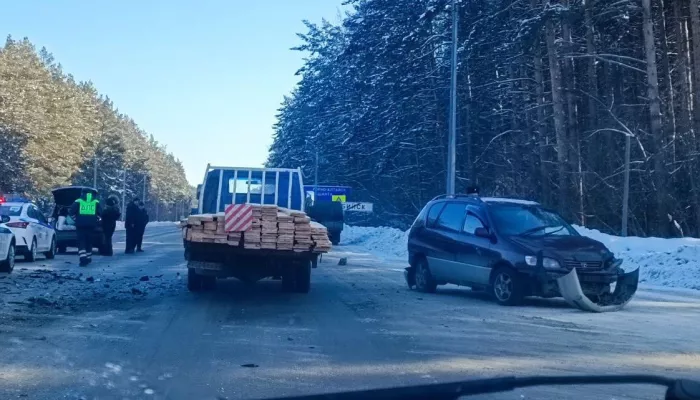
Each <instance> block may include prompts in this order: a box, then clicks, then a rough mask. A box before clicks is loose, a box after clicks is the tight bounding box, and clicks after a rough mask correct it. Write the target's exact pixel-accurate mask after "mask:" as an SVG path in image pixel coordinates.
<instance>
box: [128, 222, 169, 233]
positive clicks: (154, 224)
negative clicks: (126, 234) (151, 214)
mask: <svg viewBox="0 0 700 400" xmlns="http://www.w3.org/2000/svg"><path fill="white" fill-rule="evenodd" d="M171 225H175V222H173V221H153V222H149V223H148V226H150V227H154V226H171ZM116 230H117V231H123V230H124V221H117V229H116Z"/></svg>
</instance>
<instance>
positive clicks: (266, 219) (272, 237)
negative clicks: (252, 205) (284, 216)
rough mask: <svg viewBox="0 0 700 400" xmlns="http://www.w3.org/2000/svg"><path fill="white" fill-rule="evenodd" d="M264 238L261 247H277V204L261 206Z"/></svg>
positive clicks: (269, 248) (270, 248) (271, 248)
mask: <svg viewBox="0 0 700 400" xmlns="http://www.w3.org/2000/svg"><path fill="white" fill-rule="evenodd" d="M260 214H261V224H262V238H261V240H260V242H261V244H260V248H261V249H267V250H275V249H276V248H277V206H274V205H264V206H260Z"/></svg>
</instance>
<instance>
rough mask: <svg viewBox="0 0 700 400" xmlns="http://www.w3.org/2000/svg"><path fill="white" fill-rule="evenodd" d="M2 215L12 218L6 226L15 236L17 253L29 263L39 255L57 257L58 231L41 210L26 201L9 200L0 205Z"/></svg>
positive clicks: (50, 257) (49, 257)
mask: <svg viewBox="0 0 700 400" xmlns="http://www.w3.org/2000/svg"><path fill="white" fill-rule="evenodd" d="M0 215H6V216H8V217H10V220H9V221H8V222H6V223H5V224H4V226H5V227H6V228H8V229H9V230H10V231H12V233H13V234H14V236H15V242H16V245H15V251H16V254H18V255H23V256H24V259H25V260H27V261H34V260H36V259H37V257H38V255H39V254H42V253H43V254H44V255H45V256H46V258H48V259H52V258H54V257H55V256H56V231H55V230H54V228H53V227H51V225H49V222H48V220H47V219H46V217H45V216H44V214H43V213H42V212H41V211H39V208H38V207H37V206H36V205H34V204H32V203H30V202H28V201H26V200H24V199H12V198H8V199H7V202H5V203H2V204H0Z"/></svg>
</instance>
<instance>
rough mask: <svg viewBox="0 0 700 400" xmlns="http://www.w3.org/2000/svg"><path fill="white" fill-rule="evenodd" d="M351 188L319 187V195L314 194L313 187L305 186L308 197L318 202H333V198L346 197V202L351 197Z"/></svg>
mask: <svg viewBox="0 0 700 400" xmlns="http://www.w3.org/2000/svg"><path fill="white" fill-rule="evenodd" d="M351 191H352V190H351V188H350V187H348V186H319V187H318V193H314V186H313V185H305V186H304V192H305V193H306V197H311V198H313V199H314V200H317V201H333V196H345V200H347V198H348V197H350V192H351Z"/></svg>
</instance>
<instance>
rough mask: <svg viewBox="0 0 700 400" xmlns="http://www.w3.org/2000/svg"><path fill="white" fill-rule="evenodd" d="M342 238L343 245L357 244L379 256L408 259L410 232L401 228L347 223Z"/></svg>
mask: <svg viewBox="0 0 700 400" xmlns="http://www.w3.org/2000/svg"><path fill="white" fill-rule="evenodd" d="M340 239H341V244H342V245H349V246H357V247H359V248H361V249H362V250H363V251H366V252H368V253H370V254H372V255H374V256H377V257H379V258H383V259H386V258H404V259H408V249H407V248H406V243H408V232H404V231H402V230H400V229H396V228H388V227H379V228H375V227H368V226H350V225H345V228H343V233H342V234H341V235H340Z"/></svg>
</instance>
